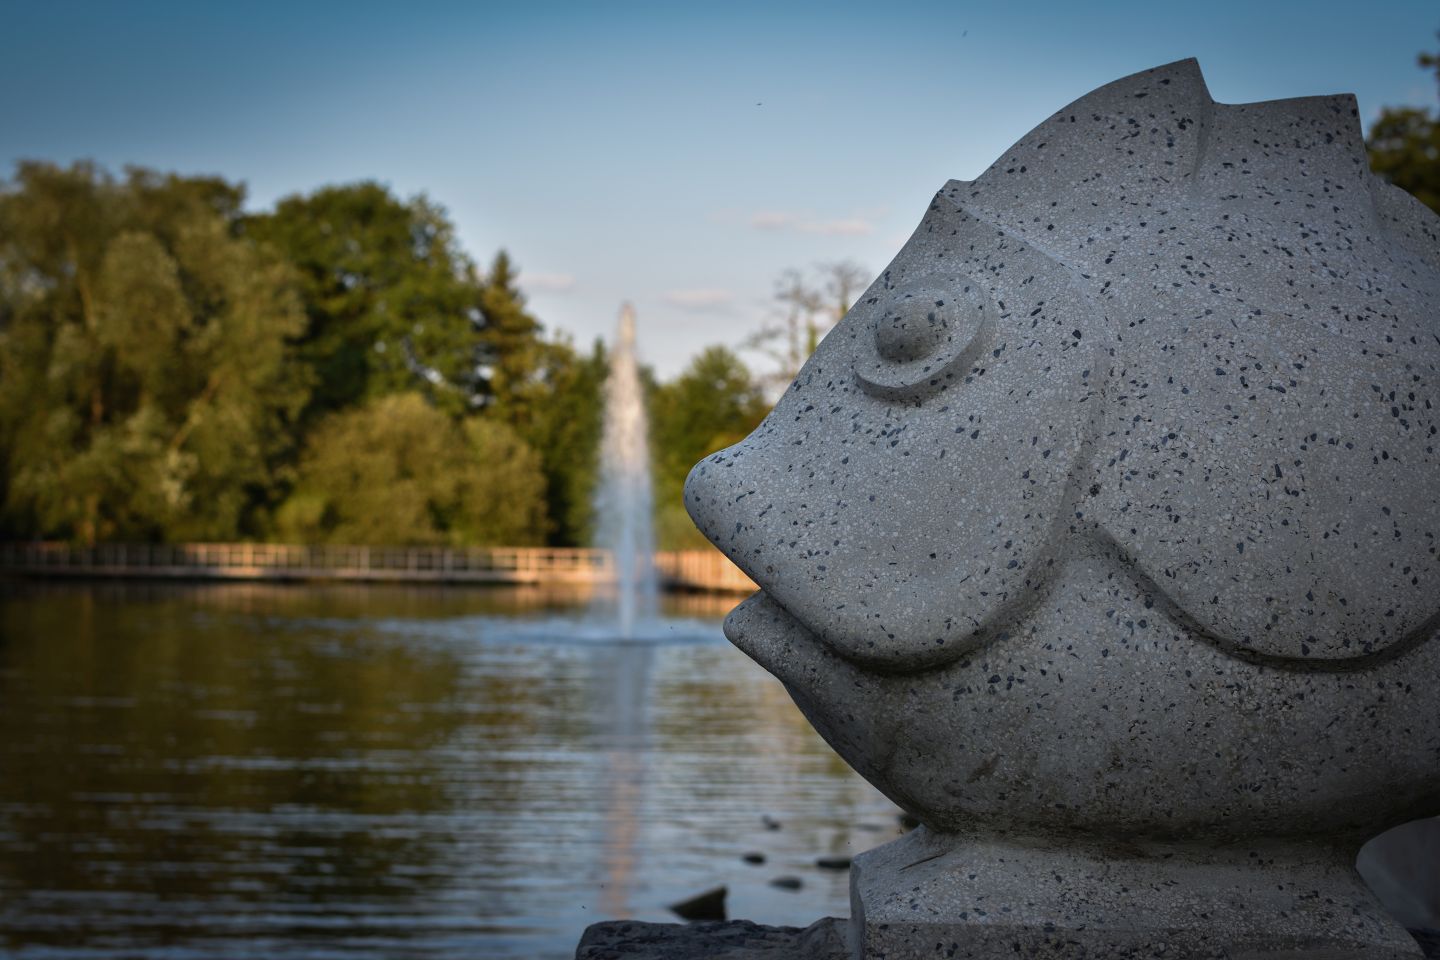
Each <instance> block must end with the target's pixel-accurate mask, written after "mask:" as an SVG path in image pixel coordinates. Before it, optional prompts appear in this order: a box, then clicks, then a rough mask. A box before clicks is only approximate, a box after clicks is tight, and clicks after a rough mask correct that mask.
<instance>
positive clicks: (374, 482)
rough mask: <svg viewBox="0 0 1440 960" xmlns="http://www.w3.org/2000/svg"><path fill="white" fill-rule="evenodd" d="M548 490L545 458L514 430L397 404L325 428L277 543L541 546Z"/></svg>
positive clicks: (382, 403) (363, 410)
mask: <svg viewBox="0 0 1440 960" xmlns="http://www.w3.org/2000/svg"><path fill="white" fill-rule="evenodd" d="M542 486H543V480H542V476H541V473H540V459H539V457H538V455H537V454H536V453H535V451H533V450H532V449H530V447H529V446H528V445H527V444H526V443H525V442H524V441H523V440H521V439H520V438H519V437H518V436H517V435H516V434H515V432H514V431H513V430H511V429H510V428H509V427H508V426H506V425H505V424H503V423H499V422H496V421H493V420H490V419H487V418H484V417H469V418H466V419H464V420H456V419H453V418H451V417H449V416H447V415H446V414H445V413H443V412H442V411H440V410H438V409H436V408H435V407H434V406H433V405H431V404H430V403H429V402H427V401H426V399H425V398H424V397H422V396H421V395H419V394H417V393H396V394H390V395H388V396H384V397H379V398H377V399H375V400H372V401H370V402H369V403H367V404H365V405H364V406H362V407H359V408H355V409H351V410H346V411H343V412H340V413H336V414H332V415H331V416H329V417H328V418H327V419H325V420H324V421H322V422H321V423H320V424H319V426H317V427H316V429H315V430H314V431H313V432H312V434H311V436H310V438H309V442H308V444H307V446H306V449H305V452H304V455H303V456H302V458H301V461H300V467H299V476H298V479H297V482H296V484H295V489H294V492H293V493H291V495H290V497H289V499H287V500H286V501H285V504H284V505H283V506H282V507H281V509H280V511H279V513H278V515H277V528H278V529H277V533H278V535H279V536H280V537H281V538H282V539H287V540H296V541H299V542H305V543H351V544H394V545H418V544H449V545H452V546H523V545H527V544H536V543H540V542H542V541H543V539H544V535H545V504H544V500H543V497H542V495H541V490H542Z"/></svg>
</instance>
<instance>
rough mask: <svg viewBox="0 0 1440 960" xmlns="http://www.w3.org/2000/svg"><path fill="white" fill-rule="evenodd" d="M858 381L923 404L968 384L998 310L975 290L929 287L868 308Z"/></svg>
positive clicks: (883, 394) (889, 396) (891, 294)
mask: <svg viewBox="0 0 1440 960" xmlns="http://www.w3.org/2000/svg"><path fill="white" fill-rule="evenodd" d="M857 310H866V311H870V312H873V317H871V318H869V319H868V320H866V319H863V318H862V322H861V325H860V332H859V335H858V337H857V341H858V348H857V350H856V354H855V379H856V380H857V381H858V382H859V384H860V387H861V389H863V390H864V391H865V392H866V393H868V394H870V395H872V396H875V397H879V398H881V399H885V400H903V401H910V402H919V401H921V400H923V399H925V397H927V396H929V395H931V394H933V393H936V392H938V391H939V390H942V389H944V388H945V387H946V386H947V385H949V384H950V383H953V382H955V381H956V380H957V379H963V378H964V376H965V374H966V373H967V372H968V371H969V369H970V367H971V366H972V365H973V364H974V362H975V360H976V358H977V357H978V356H979V354H980V351H981V350H982V349H983V348H984V346H985V344H986V343H988V342H989V340H990V339H991V337H993V336H994V331H995V317H996V310H995V306H994V305H993V304H992V303H991V302H990V300H989V298H988V297H986V296H985V295H984V294H982V293H981V292H980V291H979V289H977V288H976V287H975V286H974V285H964V286H961V287H960V288H959V289H958V290H956V289H955V288H954V287H951V286H949V285H946V284H940V283H935V282H933V281H932V282H931V283H923V284H918V285H911V286H907V287H901V288H899V289H896V290H892V291H888V296H884V297H881V298H879V299H877V300H875V301H867V302H865V303H863V304H862V305H861V306H860V307H858V308H857Z"/></svg>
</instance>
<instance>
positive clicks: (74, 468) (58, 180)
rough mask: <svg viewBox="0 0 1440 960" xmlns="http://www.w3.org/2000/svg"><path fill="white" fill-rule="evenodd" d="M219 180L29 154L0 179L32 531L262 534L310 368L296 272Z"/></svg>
mask: <svg viewBox="0 0 1440 960" xmlns="http://www.w3.org/2000/svg"><path fill="white" fill-rule="evenodd" d="M240 199H241V195H240V192H239V190H238V189H237V188H233V187H229V186H227V185H225V184H222V183H220V182H218V181H214V180H206V179H200V180H182V179H180V178H176V177H163V176H159V175H156V174H153V173H148V172H145V171H138V170H137V171H131V172H130V174H129V176H128V177H127V178H126V179H125V180H124V181H123V182H116V181H114V180H113V179H111V178H110V177H108V176H106V175H105V174H103V173H101V172H99V171H98V170H97V169H95V168H94V167H93V166H90V165H88V164H77V165H75V166H73V167H71V168H69V169H61V168H58V167H55V166H52V165H49V164H42V163H25V164H21V165H20V167H19V170H18V173H17V176H16V178H15V182H14V183H13V184H12V185H11V186H10V189H8V190H7V191H5V192H4V193H3V195H0V324H3V332H0V438H3V449H4V457H5V499H4V519H5V524H6V527H7V528H8V529H10V530H11V531H13V532H14V533H18V534H20V535H23V536H39V535H46V536H62V537H73V538H75V539H78V540H81V541H86V542H94V541H96V540H98V539H107V538H134V539H149V538H167V539H210V538H234V537H238V536H242V535H246V534H251V533H254V532H255V531H256V530H258V529H259V528H260V527H261V526H262V525H263V517H262V516H259V515H258V514H257V513H256V511H255V509H254V508H256V507H257V505H263V503H264V502H265V500H266V497H267V495H268V494H270V493H271V492H273V491H274V490H275V489H276V487H277V484H278V483H279V481H280V479H281V475H282V472H283V463H284V459H285V457H286V456H287V455H288V454H289V453H290V452H291V450H292V449H293V446H294V442H295V421H296V416H297V414H298V413H299V411H300V409H301V408H302V406H303V405H304V404H305V402H306V400H307V398H308V396H309V377H308V373H307V371H306V370H305V369H304V367H303V366H302V365H300V364H298V363H296V362H295V360H294V358H293V356H292V354H291V351H290V342H291V340H292V338H294V337H295V336H297V335H299V334H300V333H301V332H302V330H303V328H304V316H303V313H302V311H301V306H300V301H299V299H298V297H297V296H296V290H295V286H296V284H295V276H294V274H293V272H292V271H291V269H290V268H289V267H288V266H287V265H286V264H285V263H283V262H282V261H280V260H278V259H276V258H274V257H272V256H270V255H268V254H267V253H266V252H265V251H263V250H260V249H258V248H256V247H255V245H254V244H252V243H249V242H248V241H246V240H244V239H243V238H241V237H238V236H237V235H236V229H235V228H236V219H235V218H236V214H237V211H238V209H239V204H240Z"/></svg>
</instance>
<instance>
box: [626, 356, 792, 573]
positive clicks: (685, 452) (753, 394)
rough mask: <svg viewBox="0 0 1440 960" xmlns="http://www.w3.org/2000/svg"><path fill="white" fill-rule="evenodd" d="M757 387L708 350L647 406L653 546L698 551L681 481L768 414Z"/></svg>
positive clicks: (735, 362) (700, 541) (734, 361)
mask: <svg viewBox="0 0 1440 960" xmlns="http://www.w3.org/2000/svg"><path fill="white" fill-rule="evenodd" d="M769 406H770V405H769V404H768V403H766V401H765V397H764V394H763V391H762V390H761V388H760V385H759V384H757V383H756V382H755V379H754V377H752V376H751V374H750V371H749V370H748V369H747V368H746V366H745V364H744V363H743V362H742V361H741V360H740V358H739V357H737V356H736V355H735V354H734V353H733V352H732V351H730V350H728V349H726V348H725V347H718V346H713V347H707V348H705V349H704V350H703V351H701V352H700V354H699V355H698V356H696V357H695V359H694V360H692V361H691V362H690V365H689V366H688V367H686V368H685V370H684V372H683V373H681V374H680V375H679V376H678V377H676V378H675V379H674V380H672V381H671V382H669V383H666V384H663V385H661V386H659V387H658V388H656V390H655V391H654V394H653V397H652V400H651V404H650V407H651V410H652V411H653V415H652V418H651V436H652V438H653V440H654V447H655V453H654V457H655V499H656V526H657V531H656V532H657V542H659V543H660V544H661V546H663V547H664V548H666V549H679V548H683V547H703V546H704V545H705V542H706V541H705V538H704V537H702V536H701V535H700V533H699V531H697V530H696V529H695V526H694V524H692V523H691V522H690V520H689V518H688V517H687V516H686V514H685V509H684V502H683V500H684V498H683V491H684V487H685V477H686V476H687V475H688V474H689V472H690V468H691V467H693V466H694V465H695V464H696V463H697V462H698V461H699V460H701V459H703V458H704V457H706V456H708V455H710V454H711V453H714V452H715V451H716V450H720V449H722V448H724V447H728V446H730V445H731V444H733V443H737V442H738V441H740V440H742V439H744V438H745V436H746V435H747V434H749V433H750V431H752V430H754V429H755V427H756V426H757V425H759V423H760V421H761V420H762V419H763V418H764V416H765V414H766V413H767V412H768V410H769Z"/></svg>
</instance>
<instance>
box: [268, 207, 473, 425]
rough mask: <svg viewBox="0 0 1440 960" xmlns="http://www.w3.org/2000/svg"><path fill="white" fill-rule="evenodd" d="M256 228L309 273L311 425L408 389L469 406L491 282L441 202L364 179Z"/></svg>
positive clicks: (304, 341) (305, 344) (459, 407)
mask: <svg viewBox="0 0 1440 960" xmlns="http://www.w3.org/2000/svg"><path fill="white" fill-rule="evenodd" d="M245 229H246V232H247V233H248V234H249V235H250V236H253V237H255V238H256V239H257V240H260V241H262V242H264V243H267V244H270V245H272V246H273V247H275V248H276V249H277V250H278V251H279V252H280V253H281V254H282V255H283V256H284V257H285V258H286V259H288V260H289V261H290V262H291V263H292V264H294V265H295V267H296V269H297V270H298V271H299V274H300V277H301V284H302V294H303V298H304V303H305V313H306V317H307V324H306V328H305V331H304V335H303V337H301V339H300V342H299V345H298V346H299V352H300V356H301V357H302V358H303V360H304V361H305V362H306V363H307V364H308V365H310V366H311V367H312V368H313V369H314V371H315V375H316V384H315V391H314V394H313V398H312V400H311V403H310V406H309V408H308V410H307V414H308V416H309V417H311V418H313V417H318V416H323V415H324V414H326V413H331V412H334V411H336V410H341V409H344V408H346V407H349V406H351V405H353V404H356V403H359V402H362V401H364V400H368V399H370V398H373V397H378V396H383V395H385V394H387V393H394V392H397V391H405V390H417V391H420V392H422V393H424V394H425V395H427V396H428V397H430V399H431V400H432V401H433V402H435V403H437V404H438V405H440V406H442V407H444V408H445V409H447V410H450V411H452V412H457V413H458V412H461V411H464V410H466V409H468V408H469V406H470V405H471V403H472V395H473V393H474V391H475V389H476V382H475V358H476V355H477V353H478V352H479V350H480V348H481V337H480V281H479V278H478V276H477V274H476V270H475V266H474V264H473V263H471V262H470V260H469V259H468V258H467V257H466V256H465V255H464V253H463V252H462V251H461V250H460V248H459V245H458V243H457V241H456V239H455V231H454V228H453V227H452V225H451V224H450V221H449V220H448V219H447V218H446V216H445V213H444V211H443V210H441V209H440V208H439V207H438V206H436V205H435V204H433V203H431V202H430V201H429V200H427V199H426V198H425V197H423V196H420V197H416V198H414V199H412V200H409V201H401V200H399V199H397V198H396V197H395V196H394V195H392V194H391V193H390V191H389V190H388V189H386V188H385V187H384V186H382V185H380V184H378V183H368V182H367V183H356V184H349V185H345V186H333V187H324V188H322V189H320V190H317V191H315V192H314V193H312V194H309V195H308V196H293V197H288V198H286V199H284V200H281V201H280V203H279V204H278V205H277V206H276V208H275V210H274V211H273V212H271V213H266V214H261V215H258V216H255V217H251V218H250V219H249V220H248V221H247V222H246V224H245Z"/></svg>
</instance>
